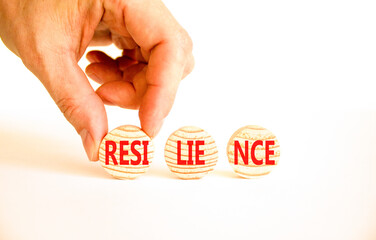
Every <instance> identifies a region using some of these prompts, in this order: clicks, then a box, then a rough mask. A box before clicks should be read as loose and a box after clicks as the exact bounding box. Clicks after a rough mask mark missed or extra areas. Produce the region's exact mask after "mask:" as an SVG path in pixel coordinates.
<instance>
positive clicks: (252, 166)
mask: <svg viewBox="0 0 376 240" xmlns="http://www.w3.org/2000/svg"><path fill="white" fill-rule="evenodd" d="M227 156H228V160H229V162H230V164H231V166H232V167H233V168H234V170H235V173H237V174H238V175H240V176H242V177H244V178H257V177H260V176H264V175H267V174H269V173H270V172H271V170H272V169H273V168H274V167H275V166H276V165H277V164H278V161H279V156H280V150H279V142H278V140H277V138H276V136H275V135H274V134H273V133H272V132H270V131H269V130H268V129H265V128H263V127H260V126H254V125H249V126H245V127H242V128H240V129H238V130H237V131H236V132H235V133H234V134H233V135H232V136H231V138H230V140H229V141H228V144H227Z"/></svg>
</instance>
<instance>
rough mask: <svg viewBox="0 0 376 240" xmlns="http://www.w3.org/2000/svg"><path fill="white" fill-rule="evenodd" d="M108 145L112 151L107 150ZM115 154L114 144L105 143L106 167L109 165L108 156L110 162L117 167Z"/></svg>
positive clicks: (111, 142) (110, 142)
mask: <svg viewBox="0 0 376 240" xmlns="http://www.w3.org/2000/svg"><path fill="white" fill-rule="evenodd" d="M110 145H111V146H112V151H110V150H109V147H110ZM115 152H116V143H115V142H114V141H106V150H105V153H106V165H109V164H110V156H111V158H112V161H113V162H114V165H118V163H117V161H116V157H115Z"/></svg>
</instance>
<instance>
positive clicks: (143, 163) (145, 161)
mask: <svg viewBox="0 0 376 240" xmlns="http://www.w3.org/2000/svg"><path fill="white" fill-rule="evenodd" d="M142 145H144V160H143V161H142V165H149V161H148V145H149V141H142Z"/></svg>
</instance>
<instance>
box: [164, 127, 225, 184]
mask: <svg viewBox="0 0 376 240" xmlns="http://www.w3.org/2000/svg"><path fill="white" fill-rule="evenodd" d="M189 141H192V142H189ZM202 141H203V142H202ZM179 143H180V144H179ZM196 150H198V151H197V153H196ZM179 152H180V154H179ZM179 155H180V158H179ZM190 156H191V158H190ZM196 156H198V158H197V157H196ZM165 160H166V163H167V166H168V167H169V169H170V170H171V172H173V173H174V174H176V175H177V176H178V177H179V178H182V179H199V178H202V177H203V176H205V175H206V174H208V173H209V172H211V171H213V169H214V166H215V165H216V164H217V161H218V150H217V146H216V144H215V141H214V139H213V138H212V137H211V136H210V135H209V134H208V133H207V132H205V131H204V130H202V129H201V128H198V127H193V126H187V127H182V128H180V129H178V130H177V131H175V132H173V133H172V134H171V135H170V137H169V138H168V139H167V142H166V146H165Z"/></svg>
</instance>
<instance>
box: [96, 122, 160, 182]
mask: <svg viewBox="0 0 376 240" xmlns="http://www.w3.org/2000/svg"><path fill="white" fill-rule="evenodd" d="M114 148H116V149H114ZM121 148H122V150H121ZM153 157H154V145H153V143H152V141H151V139H150V137H149V136H147V135H146V134H145V133H144V132H143V131H142V130H141V129H140V128H139V127H136V126H131V125H124V126H120V127H118V128H115V129H114V130H112V131H111V132H109V133H108V134H107V135H106V137H105V138H104V139H103V140H102V143H101V145H100V149H99V161H100V163H101V165H102V167H103V168H104V169H105V170H106V171H107V172H108V173H109V174H111V175H112V176H113V177H115V178H118V179H134V178H136V177H138V176H140V175H141V174H143V173H145V172H146V170H147V169H148V168H149V165H150V164H151V162H152V159H153Z"/></svg>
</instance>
